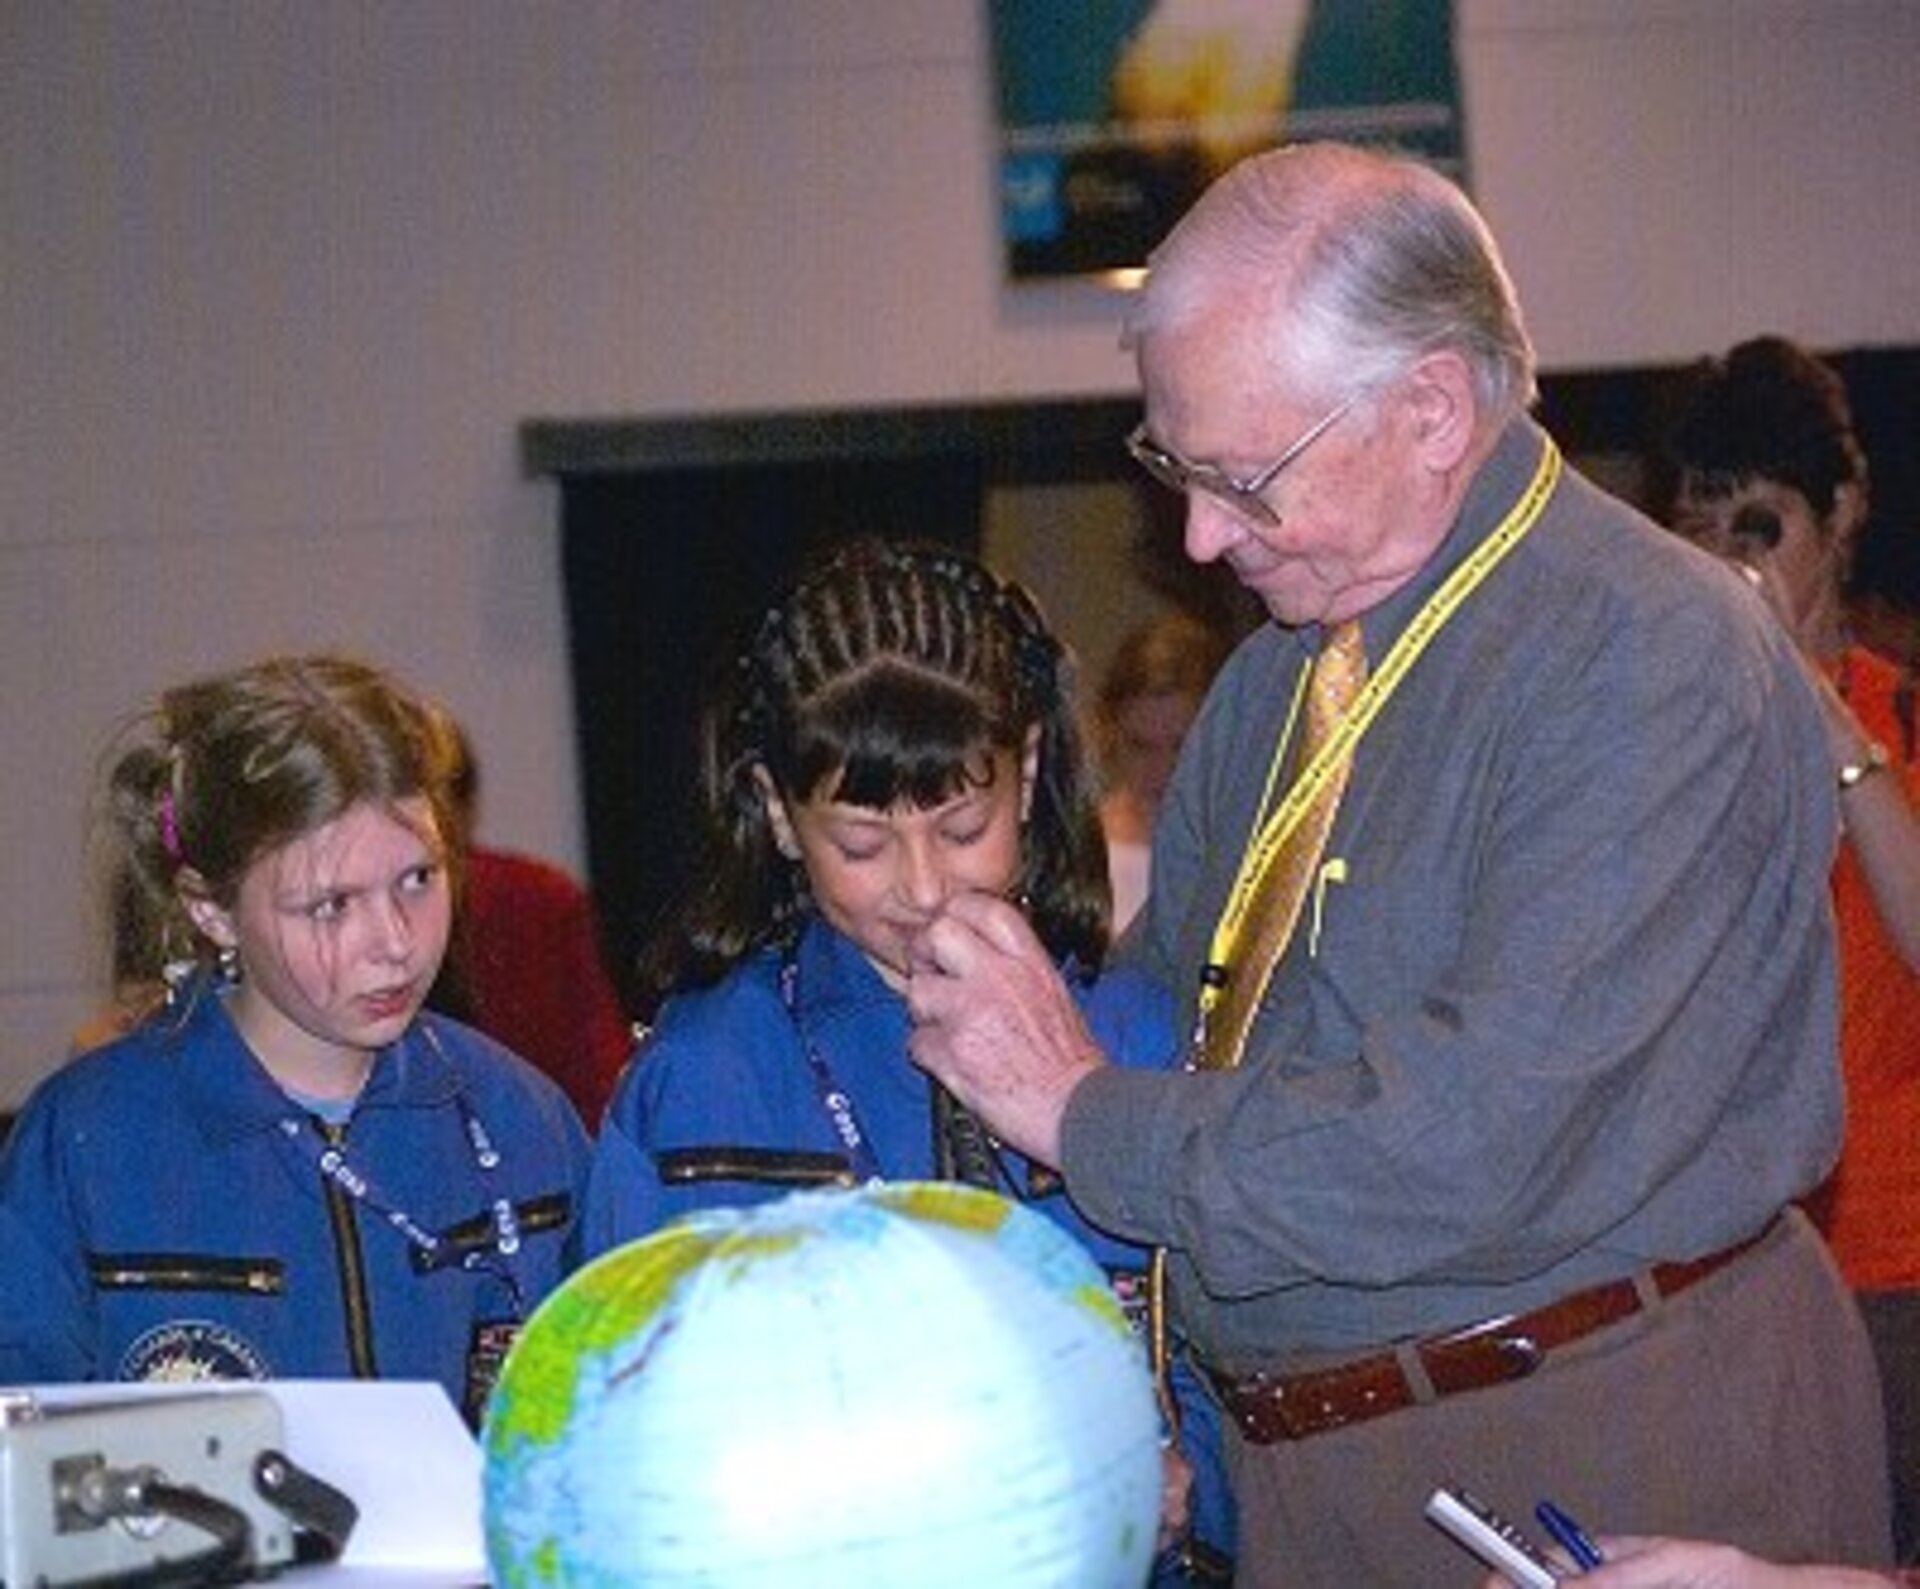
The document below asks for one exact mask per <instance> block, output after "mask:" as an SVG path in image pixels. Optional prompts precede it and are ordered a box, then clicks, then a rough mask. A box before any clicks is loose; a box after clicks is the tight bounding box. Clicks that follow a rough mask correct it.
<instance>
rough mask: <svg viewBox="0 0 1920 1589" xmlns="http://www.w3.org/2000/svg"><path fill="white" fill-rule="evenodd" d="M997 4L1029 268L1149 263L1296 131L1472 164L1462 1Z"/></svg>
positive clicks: (1016, 204) (1000, 88) (1079, 270)
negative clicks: (1220, 182) (1165, 240)
mask: <svg viewBox="0 0 1920 1589" xmlns="http://www.w3.org/2000/svg"><path fill="white" fill-rule="evenodd" d="M990 5H991V31H992V40H991V45H992V58H993V72H994V88H995V94H996V100H997V104H998V113H999V123H998V131H999V151H998V153H999V160H1000V209H1001V228H1002V234H1003V237H1004V240H1005V248H1006V262H1007V272H1008V274H1009V275H1010V276H1011V277H1013V278H1014V279H1015V280H1038V279H1044V278H1048V277H1059V276H1081V275H1092V274H1099V273H1105V272H1116V271H1117V272H1128V271H1137V270H1138V269H1139V268H1140V267H1141V266H1142V265H1143V264H1144V263H1145V261H1146V256H1147V254H1148V252H1149V250H1151V249H1152V247H1153V246H1154V244H1155V243H1157V242H1158V241H1159V240H1160V239H1161V237H1163V236H1164V235H1165V234H1166V232H1167V230H1168V228H1169V227H1171V226H1172V224H1173V223H1174V221H1175V220H1177V219H1178V218H1179V216H1180V215H1181V213H1182V212H1183V211H1184V210H1185V209H1186V208H1187V206H1188V205H1189V204H1191V203H1192V202H1193V200H1194V199H1195V198H1196V197H1197V196H1198V195H1199V193H1200V190H1201V189H1202V188H1204V187H1205V186H1206V185H1207V183H1208V182H1210V181H1212V180H1213V178H1214V177H1216V176H1218V175H1219V174H1220V173H1221V172H1222V171H1224V170H1225V169H1226V168H1227V167H1228V166H1229V165H1231V164H1232V163H1233V162H1234V161H1235V160H1237V159H1238V158H1240V156H1242V155H1244V154H1248V153H1251V152H1252V151H1253V150H1256V149H1261V148H1267V147H1270V146H1271V145H1273V144H1276V143H1280V142H1283V141H1297V140H1302V139H1310V138H1341V139H1346V140H1348V141H1351V142H1356V143H1375V144H1392V145H1394V146H1396V147H1399V148H1402V149H1406V150H1408V151H1409V152H1411V153H1414V154H1417V155H1420V156H1421V157H1423V158H1425V159H1428V160H1431V161H1432V162H1433V163H1434V164H1435V165H1438V166H1439V167H1440V168H1441V169H1443V170H1445V171H1446V172H1447V173H1448V174H1449V175H1451V176H1453V177H1455V178H1460V179H1464V177H1465V172H1464V170H1463V169H1462V168H1463V165H1464V158H1463V153H1462V151H1463V149H1464V147H1465V140H1464V137H1463V134H1462V129H1461V125H1460V92H1459V75H1458V72H1457V70H1456V67H1455V63H1454V48H1453V4H1452V0H990ZM1122 279H1124V278H1122Z"/></svg>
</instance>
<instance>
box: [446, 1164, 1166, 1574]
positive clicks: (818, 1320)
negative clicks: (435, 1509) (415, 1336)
mask: <svg viewBox="0 0 1920 1589" xmlns="http://www.w3.org/2000/svg"><path fill="white" fill-rule="evenodd" d="M1159 1430H1160V1426H1159V1416H1158V1413H1157V1410H1156V1406H1155V1402H1154V1397H1153V1389H1152V1384H1151V1380H1150V1376H1149V1374H1148V1370H1147V1365H1146V1357H1145V1353H1144V1351H1143V1349H1142V1347H1141V1345H1140V1343H1139V1341H1138V1340H1137V1339H1136V1338H1135V1337H1134V1336H1133V1335H1132V1334H1131V1333H1130V1332H1129V1330H1128V1329H1127V1326H1126V1323H1125V1321H1124V1319H1123V1318H1122V1316H1121V1313H1120V1310H1119V1308H1118V1307H1117V1306H1116V1304H1115V1303H1114V1301H1113V1299H1112V1296H1111V1294H1110V1293H1109V1291H1108V1289H1107V1285H1106V1278H1105V1276H1104V1275H1103V1274H1102V1272H1101V1271H1100V1269H1099V1268H1098V1267H1097V1266H1096V1265H1095V1264H1094V1263H1093V1261H1092V1260H1091V1259H1090V1258H1089V1257H1087V1255H1086V1254H1085V1253H1084V1252H1083V1251H1082V1250H1081V1248H1080V1247H1079V1246H1078V1245H1077V1244H1076V1243H1075V1242H1074V1241H1073V1240H1072V1239H1071V1238H1070V1237H1068V1236H1067V1235H1065V1234H1064V1233H1063V1232H1061V1231H1060V1230H1058V1229H1057V1228H1056V1227H1055V1226H1053V1225H1052V1224H1051V1223H1049V1222H1048V1221H1047V1220H1045V1219H1044V1218H1042V1217H1041V1216H1040V1215H1038V1214H1035V1213H1032V1212H1031V1211H1029V1210H1027V1209H1024V1208H1021V1207H1019V1206H1018V1205H1016V1204H1013V1203H1010V1202H1008V1201H1006V1200H1005V1199H1003V1198H1000V1197H996V1196H994V1195H992V1194H991V1193H987V1192H980V1191H975V1190H972V1189H970V1188H966V1187H960V1186H952V1185H945V1184H941V1185H933V1184H925V1183H915V1182H895V1183H892V1184H889V1185H874V1186H869V1187H865V1188H862V1189H860V1190H858V1191H810V1192H798V1193H795V1194H793V1195H792V1196H790V1197H787V1198H785V1199H783V1200H781V1201H779V1202H776V1203H771V1204H766V1205H763V1206H761V1207H759V1208H755V1209H748V1210H714V1211H712V1212H709V1213H705V1214H698V1215H694V1216H692V1217H690V1218H688V1219H686V1220H683V1221H681V1222H680V1223H677V1224H675V1225H671V1226H669V1227H667V1228H665V1229H664V1230H661V1231H658V1232H656V1233H655V1234H654V1235H652V1236H649V1237H647V1238H646V1239H644V1240H642V1241H637V1242H634V1243H631V1244H630V1245H628V1246H625V1247H621V1248H618V1249H616V1250H615V1251H612V1252H609V1253H607V1254H606V1255H605V1256H603V1257H601V1258H599V1259H598V1260H596V1261H595V1262H594V1263H592V1264H589V1265H588V1266H587V1267H585V1268H583V1269H581V1270H580V1271H579V1272H578V1273H576V1274H575V1275H573V1276H572V1277H571V1278H570V1279H568V1280H567V1281H566V1283H565V1284H563V1285H562V1286H561V1287H560V1288H559V1289H558V1290H556V1291H555V1292H554V1293H553V1294H552V1295H551V1296H550V1297H549V1298H548V1299H547V1300H546V1302H545V1303H544V1304H543V1305H542V1306H541V1307H540V1309H539V1311H538V1312H536V1313H535V1314H534V1316H533V1318H532V1319H531V1320H529V1322H528V1324H527V1327H526V1329H525V1330H524V1331H523V1332H522V1334H521V1336H520V1339H519V1340H518V1342H516V1344H515V1345H514V1348H513V1350H512V1352H511V1353H510V1354H509V1356H508V1358H507V1361H506V1364H505V1366H504V1368H503V1369H502V1371H501V1376H500V1383H499V1385H498V1387H497V1388H496V1390H495V1392H494V1397H493V1400H492V1403H491V1405H490V1407H489V1409H488V1415H487V1423H486V1428H485V1431H484V1434H483V1443H484V1448H485V1524H486V1538H487V1553H488V1558H489V1561H490V1563H491V1566H492V1570H493V1578H494V1582H495V1583H496V1584H500V1585H507V1586H515V1589H522V1586H527V1589H530V1586H536V1585H546V1584H579V1585H588V1584H590V1585H656V1584H657V1585H702V1586H712V1589H737V1586H746V1585H768V1586H773V1585H778V1586H780V1589H795V1586H805V1585H809V1584H819V1585H831V1586H833V1589H861V1586H867V1589H915V1586H921V1585H925V1586H936V1585H949V1584H950V1585H955V1586H961V1585H964V1586H966V1589H981V1586H991V1589H1021V1586H1027V1585H1034V1586H1038V1585H1046V1586H1048V1589H1079V1586H1086V1589H1104V1586H1108V1585H1112V1586H1116V1589H1118V1586H1126V1589H1138V1586H1140V1585H1141V1584H1143V1583H1145V1582H1146V1579H1147V1574H1148V1571H1149V1569H1150V1567H1151V1563H1152V1557H1153V1552H1154V1536H1155V1532H1156V1528H1157V1520H1158V1513H1159V1500H1160V1451H1159Z"/></svg>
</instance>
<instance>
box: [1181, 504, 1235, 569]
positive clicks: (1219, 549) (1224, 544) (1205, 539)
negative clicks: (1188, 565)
mask: <svg viewBox="0 0 1920 1589" xmlns="http://www.w3.org/2000/svg"><path fill="white" fill-rule="evenodd" d="M1242 533H1243V531H1242V529H1241V525H1240V521H1239V520H1238V519H1237V518H1235V517H1234V515H1233V514H1232V513H1231V512H1230V511H1229V510H1228V509H1227V507H1226V506H1225V504H1223V503H1220V502H1217V501H1215V500H1214V499H1213V498H1212V497H1210V496H1208V495H1207V493H1206V492H1204V491H1189V492H1188V493H1187V522H1186V534H1185V541H1186V548H1187V557H1188V558H1189V559H1190V560H1191V561H1193V562H1195V563H1202V564H1205V563H1213V562H1218V561H1219V559H1220V558H1221V556H1222V555H1223V554H1224V553H1225V552H1226V550H1227V548H1228V547H1230V546H1231V545H1233V543H1234V542H1235V541H1236V540H1237V539H1239V537H1240V535H1241V534H1242Z"/></svg>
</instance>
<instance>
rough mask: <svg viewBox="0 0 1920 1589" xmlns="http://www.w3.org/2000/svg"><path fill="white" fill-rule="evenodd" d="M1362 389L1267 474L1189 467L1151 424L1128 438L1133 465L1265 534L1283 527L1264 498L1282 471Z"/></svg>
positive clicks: (1141, 425) (1211, 466)
mask: <svg viewBox="0 0 1920 1589" xmlns="http://www.w3.org/2000/svg"><path fill="white" fill-rule="evenodd" d="M1364 395H1365V393H1364V390H1363V391H1359V392H1353V393H1350V394H1349V395H1348V396H1346V397H1344V398H1342V399H1341V400H1340V401H1339V402H1338V403H1336V404H1335V405H1334V406H1333V407H1332V408H1331V409H1329V410H1328V411H1327V412H1326V413H1325V414H1323V415H1321V417H1320V418H1319V419H1317V420H1315V421H1314V422H1313V423H1312V424H1311V425H1309V426H1308V427H1307V429H1306V432H1305V434H1303V435H1302V436H1301V437H1300V438H1299V439H1298V440H1297V441H1295V442H1294V443H1293V444H1292V445H1291V446H1289V447H1288V448H1287V450H1286V451H1285V452H1283V453H1281V454H1280V456H1279V457H1278V458H1276V459H1274V460H1273V462H1272V463H1270V464H1268V465H1267V466H1266V467H1265V468H1264V469H1260V470H1257V471H1255V472H1254V473H1253V474H1251V475H1249V476H1248V477H1247V478H1246V479H1244V480H1238V479H1235V478H1234V477H1233V476H1232V475H1230V474H1228V473H1227V472H1226V470H1224V469H1221V468H1219V467H1217V466H1216V465H1214V464H1210V463H1189V462H1188V461H1187V460H1186V459H1185V458H1182V457H1181V456H1180V455H1179V454H1178V453H1177V452H1174V451H1172V450H1171V449H1169V448H1166V447H1163V446H1161V445H1160V443H1159V442H1157V441H1155V440H1154V439H1153V437H1152V436H1151V435H1150V434H1148V431H1147V422H1146V421H1145V420H1142V421H1141V422H1140V423H1139V424H1137V425H1135V426H1134V427H1133V429H1132V430H1131V431H1130V432H1128V434H1127V451H1128V453H1129V454H1131V455H1132V458H1133V461H1134V462H1135V463H1137V464H1139V465H1140V467H1141V468H1142V469H1144V470H1146V471H1147V473H1148V474H1150V475H1152V476H1153V478H1154V479H1155V480H1157V481H1159V482H1160V484H1161V485H1163V486H1166V487H1167V488H1168V489H1170V490H1173V491H1178V492H1179V493H1180V494H1181V495H1182V496H1184V495H1186V494H1187V493H1188V492H1189V491H1204V492H1206V493H1207V495H1208V496H1210V497H1213V498H1215V499H1216V500H1217V501H1220V502H1223V503H1225V504H1226V505H1227V506H1228V507H1229V508H1231V509H1233V511H1234V512H1236V513H1238V514H1240V515H1241V516H1242V517H1243V518H1246V519H1250V520H1252V521H1253V522H1254V523H1255V524H1258V525H1262V526H1263V527H1265V528H1267V529H1278V528H1279V527H1280V515H1279V514H1278V513H1277V512H1275V511H1274V509H1273V507H1272V506H1271V505H1270V504H1269V503H1268V502H1267V501H1266V499H1265V498H1264V497H1263V496H1262V495H1261V493H1262V492H1263V491H1266V490H1267V489H1268V488H1269V487H1271V486H1272V484H1273V482H1274V481H1275V480H1277V479H1279V478H1280V474H1281V472H1282V471H1283V470H1284V469H1285V468H1286V467H1287V466H1288V465H1289V464H1291V463H1292V462H1293V461H1294V460H1295V459H1296V458H1298V457H1299V456H1300V454H1301V453H1303V452H1305V451H1306V450H1307V449H1308V448H1309V447H1311V446H1312V445H1313V444H1314V443H1315V442H1316V441H1318V440H1319V439H1320V438H1321V436H1323V435H1324V434H1325V433H1326V432H1327V431H1328V430H1330V429H1332V427H1333V425H1334V422H1335V421H1336V420H1338V419H1339V418H1340V416H1341V415H1342V414H1344V413H1346V412H1347V410H1348V409H1350V408H1352V407H1353V405H1354V404H1355V403H1357V402H1359V401H1360V399H1361V397H1362V396H1364Z"/></svg>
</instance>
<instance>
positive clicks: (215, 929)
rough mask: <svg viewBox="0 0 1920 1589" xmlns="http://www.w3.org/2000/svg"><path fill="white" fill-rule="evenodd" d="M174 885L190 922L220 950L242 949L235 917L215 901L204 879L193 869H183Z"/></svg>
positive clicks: (184, 867)
mask: <svg viewBox="0 0 1920 1589" xmlns="http://www.w3.org/2000/svg"><path fill="white" fill-rule="evenodd" d="M173 886H174V890H175V892H177V893H178V894H179V896H180V903H181V905H182V906H183V907H184V908H185V910H186V913H187V917H188V919H189V920H190V921H192V923H193V925H194V927H195V928H196V929H198V931H199V933H200V935H201V936H202V937H203V938H205V939H206V940H207V941H208V942H209V943H211V944H212V945H213V946H214V947H215V948H216V949H232V948H235V947H237V946H238V944H239V942H240V936H239V934H238V933H237V932H235V931H234V926H233V917H232V915H231V914H229V913H228V911H227V910H226V909H225V908H224V907H222V906H221V905H219V904H217V903H216V902H215V900H214V897H213V895H212V893H211V892H209V891H208V888H207V880H206V879H205V878H204V877H202V876H201V875H200V874H199V873H198V872H197V871H195V870H194V869H193V868H192V867H191V866H183V867H181V868H180V870H179V871H178V872H176V873H175V874H174V878H173Z"/></svg>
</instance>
